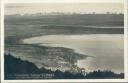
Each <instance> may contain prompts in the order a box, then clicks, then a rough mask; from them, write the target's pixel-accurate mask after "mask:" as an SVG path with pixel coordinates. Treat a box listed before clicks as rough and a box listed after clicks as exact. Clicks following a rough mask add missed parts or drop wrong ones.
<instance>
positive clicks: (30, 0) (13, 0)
mask: <svg viewBox="0 0 128 83" xmlns="http://www.w3.org/2000/svg"><path fill="white" fill-rule="evenodd" d="M4 2H5V3H26V2H27V3H33V2H34V3H35V2H92V3H94V2H98V3H99V2H101V3H102V2H103V3H104V2H105V3H106V2H110V3H121V2H123V0H4Z"/></svg>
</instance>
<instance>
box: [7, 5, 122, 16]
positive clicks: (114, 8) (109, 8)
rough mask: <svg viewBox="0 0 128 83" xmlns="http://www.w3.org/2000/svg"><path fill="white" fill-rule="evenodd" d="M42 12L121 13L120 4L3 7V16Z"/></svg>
mask: <svg viewBox="0 0 128 83" xmlns="http://www.w3.org/2000/svg"><path fill="white" fill-rule="evenodd" d="M40 12H41V13H44V12H64V13H68V12H69V13H73V12H75V13H79V12H86V13H89V12H96V13H105V12H119V13H120V12H123V4H122V3H20V4H19V3H15V4H14V3H13V4H12V3H11V4H10V3H9V4H6V5H5V14H26V13H27V14H32V13H40Z"/></svg>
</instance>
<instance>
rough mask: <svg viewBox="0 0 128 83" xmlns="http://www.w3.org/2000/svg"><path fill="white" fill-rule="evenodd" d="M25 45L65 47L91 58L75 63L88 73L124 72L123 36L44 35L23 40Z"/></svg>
mask: <svg viewBox="0 0 128 83" xmlns="http://www.w3.org/2000/svg"><path fill="white" fill-rule="evenodd" d="M23 42H24V43H26V44H40V45H43V46H50V47H66V48H71V49H74V50H75V52H78V53H81V54H85V55H89V56H93V57H88V58H86V59H83V60H78V62H77V63H76V64H77V65H78V66H79V67H81V68H85V69H86V70H88V71H92V70H97V69H101V70H102V69H105V70H112V71H115V72H124V37H123V34H91V35H46V36H38V37H32V38H28V39H24V40H23Z"/></svg>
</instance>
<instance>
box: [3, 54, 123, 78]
mask: <svg viewBox="0 0 128 83" xmlns="http://www.w3.org/2000/svg"><path fill="white" fill-rule="evenodd" d="M4 58H5V61H4V68H5V72H4V74H5V77H4V78H5V79H6V80H8V79H11V80H12V79H108V78H110V79H115V78H118V79H119V78H124V74H123V73H121V74H116V73H114V72H111V71H100V70H98V71H94V72H90V73H87V74H86V75H83V73H75V74H74V73H70V71H65V72H61V71H59V70H56V71H51V70H48V69H45V68H41V69H39V68H37V67H36V65H35V64H33V63H31V62H28V61H24V60H21V59H20V58H14V57H13V56H12V55H11V54H5V55H4Z"/></svg>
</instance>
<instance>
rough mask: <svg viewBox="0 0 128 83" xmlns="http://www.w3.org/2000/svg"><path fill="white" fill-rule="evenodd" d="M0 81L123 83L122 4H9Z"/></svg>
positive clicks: (6, 10) (5, 10) (5, 16)
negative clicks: (106, 82)
mask: <svg viewBox="0 0 128 83" xmlns="http://www.w3.org/2000/svg"><path fill="white" fill-rule="evenodd" d="M4 39H5V41H4V43H5V46H4V79H5V80H19V79H20V80H22V79H42V80H43V79H124V11H123V3H7V4H5V5H4Z"/></svg>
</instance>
